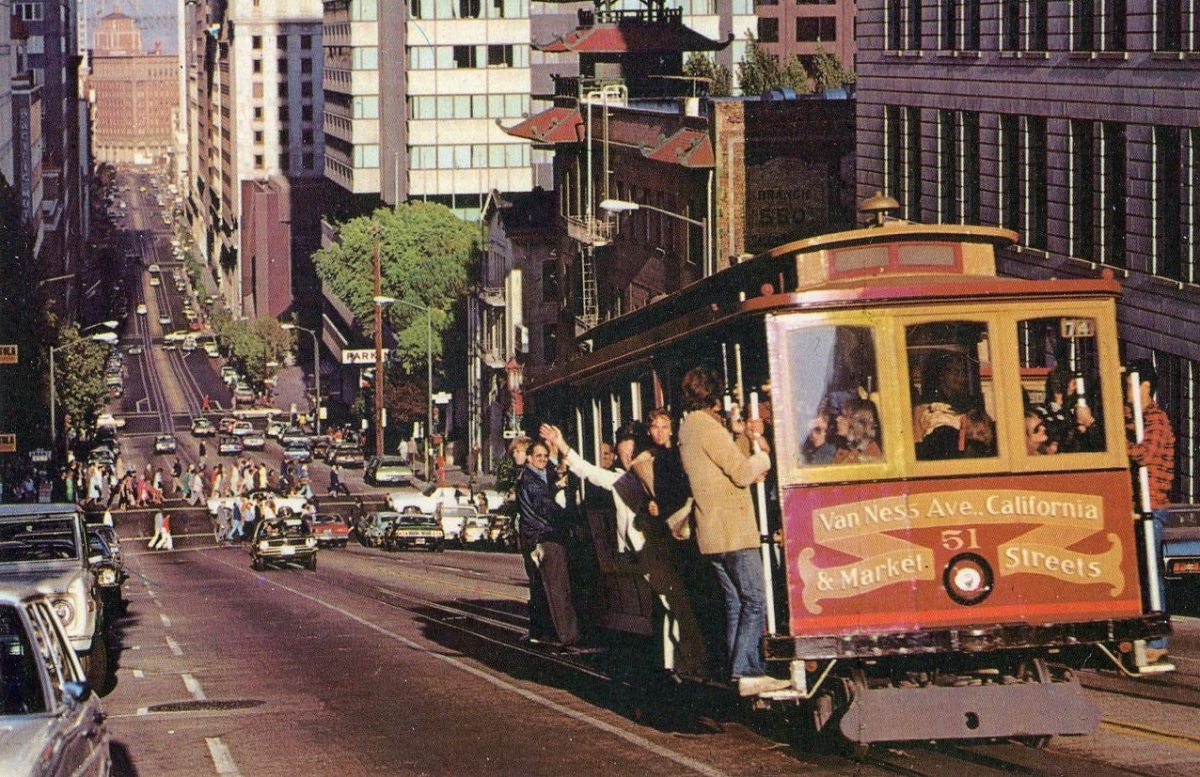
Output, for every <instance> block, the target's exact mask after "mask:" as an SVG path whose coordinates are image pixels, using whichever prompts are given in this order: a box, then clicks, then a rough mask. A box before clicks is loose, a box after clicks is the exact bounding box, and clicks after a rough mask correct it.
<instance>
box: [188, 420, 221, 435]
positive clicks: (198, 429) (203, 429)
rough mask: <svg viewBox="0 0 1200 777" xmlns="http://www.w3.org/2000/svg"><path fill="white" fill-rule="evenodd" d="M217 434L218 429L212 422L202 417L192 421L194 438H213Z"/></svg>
mask: <svg viewBox="0 0 1200 777" xmlns="http://www.w3.org/2000/svg"><path fill="white" fill-rule="evenodd" d="M216 433H217V428H216V427H215V426H213V423H212V421H210V420H208V419H207V418H204V417H203V416H200V417H198V418H193V419H192V436H193V437H212V436H213V435H215V434H216Z"/></svg>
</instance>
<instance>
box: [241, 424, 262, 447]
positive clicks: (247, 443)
mask: <svg viewBox="0 0 1200 777" xmlns="http://www.w3.org/2000/svg"><path fill="white" fill-rule="evenodd" d="M242 447H243V448H245V449H246V450H248V451H261V450H262V449H263V448H266V447H267V438H266V437H265V436H264V435H263V433H262V432H260V431H258V430H257V429H251V430H250V431H249V432H248V433H246V434H244V435H242Z"/></svg>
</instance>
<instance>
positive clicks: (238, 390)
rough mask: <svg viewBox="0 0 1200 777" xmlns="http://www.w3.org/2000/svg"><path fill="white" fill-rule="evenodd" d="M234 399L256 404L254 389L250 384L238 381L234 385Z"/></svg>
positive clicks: (242, 402)
mask: <svg viewBox="0 0 1200 777" xmlns="http://www.w3.org/2000/svg"><path fill="white" fill-rule="evenodd" d="M233 401H234V402H240V403H241V404H243V405H252V404H254V391H253V390H252V389H251V388H250V386H249V384H246V383H238V384H237V385H235V386H234V387H233Z"/></svg>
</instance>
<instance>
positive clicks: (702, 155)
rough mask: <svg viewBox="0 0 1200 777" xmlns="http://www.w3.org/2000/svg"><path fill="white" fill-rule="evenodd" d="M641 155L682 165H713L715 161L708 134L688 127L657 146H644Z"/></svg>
mask: <svg viewBox="0 0 1200 777" xmlns="http://www.w3.org/2000/svg"><path fill="white" fill-rule="evenodd" d="M642 155H643V156H645V157H646V158H647V159H653V160H655V161H657V162H666V163H668V164H675V165H680V166H682V167H713V166H714V165H715V164H716V162H717V158H716V154H715V153H714V152H713V145H712V138H711V137H709V134H708V133H707V132H703V131H701V130H698V129H692V128H690V127H682V128H681V129H680V130H679V131H678V132H676V133H675V134H673V135H671V136H670V137H667V138H664V139H663V140H662V142H661V143H659V144H658V145H657V146H653V147H649V146H644V147H643V148H642Z"/></svg>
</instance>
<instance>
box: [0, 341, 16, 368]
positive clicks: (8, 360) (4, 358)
mask: <svg viewBox="0 0 1200 777" xmlns="http://www.w3.org/2000/svg"><path fill="white" fill-rule="evenodd" d="M16 363H17V346H15V345H0V364H16Z"/></svg>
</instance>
